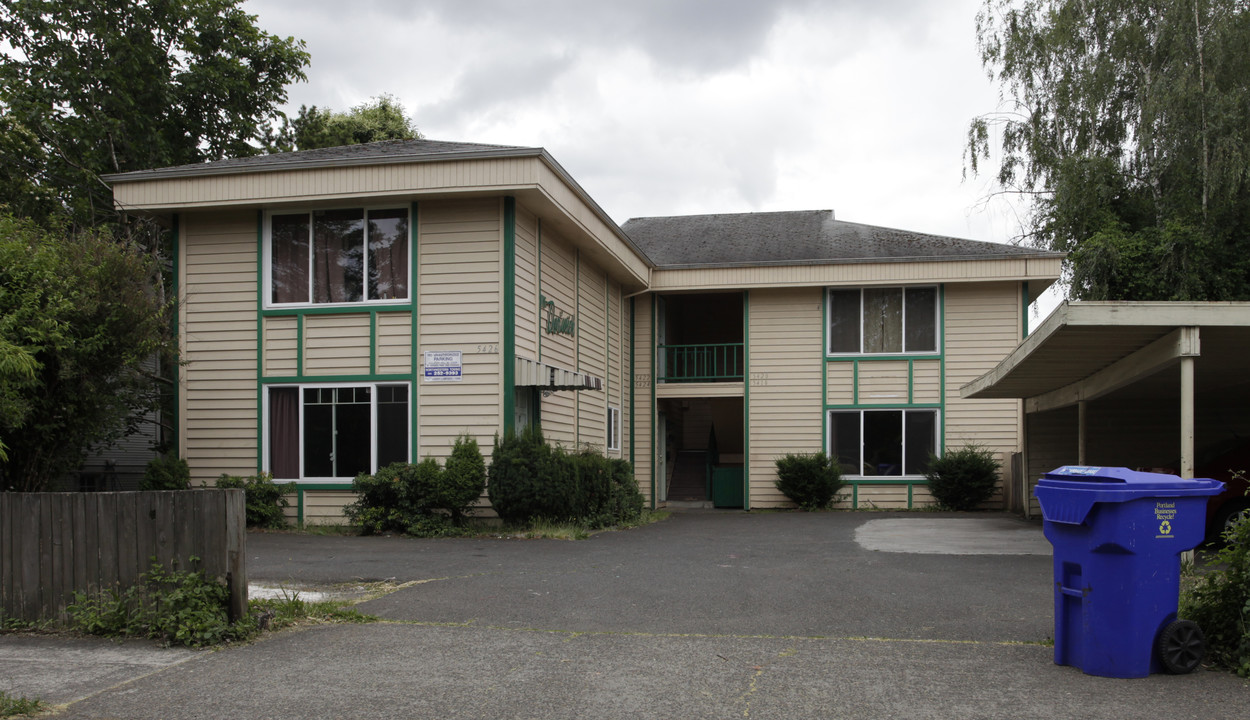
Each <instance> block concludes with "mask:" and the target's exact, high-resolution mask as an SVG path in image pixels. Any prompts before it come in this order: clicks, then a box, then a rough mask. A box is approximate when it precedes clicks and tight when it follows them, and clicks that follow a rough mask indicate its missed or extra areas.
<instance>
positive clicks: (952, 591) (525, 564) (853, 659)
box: [0, 512, 1250, 720]
mask: <svg viewBox="0 0 1250 720" xmlns="http://www.w3.org/2000/svg"><path fill="white" fill-rule="evenodd" d="M1038 540H1040V543H1039V542H1037V541H1038ZM977 548H997V549H998V552H999V553H1001V554H971V553H972V552H974V551H975V550H976V549H977ZM939 549H941V551H940V552H939V551H937V550H939ZM248 553H249V558H248V560H249V575H250V577H251V578H252V579H253V580H254V581H257V582H260V583H263V584H267V585H270V586H284V587H287V588H292V589H294V588H319V589H326V588H328V587H331V586H333V585H334V584H336V583H361V582H373V581H388V582H390V583H394V584H397V585H400V586H401V587H400V589H398V590H396V591H395V592H392V593H390V594H388V595H385V596H384V597H380V598H377V599H375V600H371V601H369V602H367V603H364V604H362V605H361V606H360V609H361V610H362V611H364V612H368V613H373V614H376V615H379V616H381V617H383V618H386V619H387V621H388V622H384V623H377V624H370V625H355V626H347V625H336V626H321V627H308V628H303V629H299V630H294V631H287V632H282V633H277V634H274V635H271V636H269V637H267V638H265V639H263V640H261V641H259V642H256V643H252V644H250V645H247V646H243V647H235V648H227V649H224V650H220V651H215V652H191V651H170V650H154V649H153V648H151V647H150V646H146V645H144V644H142V643H140V644H134V643H126V644H123V645H118V644H115V643H110V642H108V641H98V640H63V639H56V638H38V637H34V638H30V637H14V636H5V637H0V690H6V691H8V692H10V693H11V694H14V695H25V696H27V697H34V696H40V697H43V698H44V699H45V700H48V701H51V702H55V703H63V705H62V706H61V708H60V709H59V711H58V716H59V717H66V718H136V719H139V718H207V717H213V718H218V717H238V718H262V717H263V718H308V717H327V718H356V717H360V718H373V717H376V718H609V719H611V718H675V717H682V718H728V717H755V718H759V717H764V718H772V717H776V718H787V720H790V719H793V718H829V717H845V718H879V717H900V718H904V717H905V718H955V717H958V718H1004V717H1013V718H1016V717H1018V718H1047V719H1048V720H1049V719H1053V718H1068V717H1072V718H1075V717H1081V718H1158V717H1160V716H1166V717H1168V718H1202V719H1203V720H1207V719H1218V718H1250V685H1248V684H1247V683H1246V682H1245V681H1242V680H1240V679H1238V678H1236V677H1235V676H1232V675H1229V674H1227V673H1222V672H1209V671H1199V672H1197V673H1194V674H1192V675H1187V676H1179V677H1172V676H1162V675H1156V676H1151V677H1150V678H1146V679H1142V680H1113V679H1107V678H1095V677H1090V676H1086V675H1083V674H1082V673H1080V672H1079V671H1078V670H1075V669H1073V668H1068V667H1060V666H1056V665H1054V663H1053V661H1052V653H1053V650H1052V648H1050V647H1049V646H1048V645H1047V644H1046V643H1047V641H1048V639H1049V636H1050V634H1051V632H1052V621H1051V609H1050V603H1051V590H1050V557H1049V546H1048V545H1047V544H1046V543H1045V540H1044V539H1042V538H1041V529H1040V527H1039V526H1037V525H1030V524H1027V523H1023V522H1020V521H1017V520H1014V519H1011V518H1007V517H1002V516H979V515H978V516H957V517H938V516H934V515H932V514H927V513H926V514H905V515H899V516H888V515H883V514H879V513H872V514H867V513H864V514H847V513H819V514H792V513H750V514H747V513H725V512H716V513H710V512H705V513H682V514H675V515H674V516H673V517H672V518H670V519H669V520H667V521H665V522H662V523H659V524H656V525H652V526H648V527H645V528H639V529H635V530H631V531H627V532H618V533H605V534H601V535H597V536H595V537H593V538H591V539H590V540H585V541H579V542H568V541H532V540H531V541H526V540H505V539H497V540H493V539H473V540H413V539H408V538H346V537H316V536H307V535H290V534H272V533H270V534H251V535H249V537H248ZM93 657H94V658H95V660H94V661H93V660H92V658H93Z"/></svg>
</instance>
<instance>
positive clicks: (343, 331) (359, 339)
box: [304, 313, 370, 376]
mask: <svg viewBox="0 0 1250 720" xmlns="http://www.w3.org/2000/svg"><path fill="white" fill-rule="evenodd" d="M369 342H370V336H369V316H368V315H367V314H364V313H360V314H353V315H309V316H308V317H306V318H304V374H305V375H314V376H315V375H365V374H368V372H369Z"/></svg>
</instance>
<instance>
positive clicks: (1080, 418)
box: [1076, 400, 1085, 465]
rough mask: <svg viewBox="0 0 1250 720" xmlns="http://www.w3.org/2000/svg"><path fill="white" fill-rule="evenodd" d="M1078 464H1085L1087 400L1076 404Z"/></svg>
mask: <svg viewBox="0 0 1250 720" xmlns="http://www.w3.org/2000/svg"><path fill="white" fill-rule="evenodd" d="M1076 464H1077V465H1084V464H1085V401H1084V400H1082V401H1080V402H1078V403H1077V404H1076Z"/></svg>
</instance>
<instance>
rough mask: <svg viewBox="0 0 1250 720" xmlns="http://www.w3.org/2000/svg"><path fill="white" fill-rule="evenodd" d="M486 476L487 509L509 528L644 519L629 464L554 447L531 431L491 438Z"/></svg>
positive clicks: (598, 524)
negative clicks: (537, 523) (542, 522)
mask: <svg viewBox="0 0 1250 720" xmlns="http://www.w3.org/2000/svg"><path fill="white" fill-rule="evenodd" d="M488 475H489V482H488V483H487V491H488V492H489V494H490V502H491V506H492V507H494V509H495V512H496V513H498V514H499V517H500V518H501V519H502V520H503V521H504V522H506V523H509V524H514V525H520V524H525V523H529V522H532V521H534V520H538V519H542V520H547V521H552V522H564V521H571V522H580V523H584V524H585V525H587V526H588V527H591V528H598V527H607V526H609V525H616V524H621V523H630V522H635V521H637V519H638V518H639V517H640V516H641V515H642V505H643V501H642V493H640V492H639V491H638V485H637V483H636V482H635V480H634V473H633V468H632V467H631V466H630V464H629V463H628V462H626V461H624V460H621V459H616V458H605V457H603V456H602V455H600V454H599V453H597V452H594V451H591V450H589V449H585V450H582V451H580V452H577V453H569V452H567V451H565V450H564V449H563V448H561V447H559V446H554V447H553V446H551V445H548V444H547V443H546V441H545V440H544V439H543V436H542V432H541V430H539V429H538V428H536V427H534V426H531V427H528V428H526V429H525V430H524V431H523V432H521V433H520V434H519V435H517V434H514V433H509V434H508V435H507V436H505V437H503V438H499V437H496V438H495V446H494V449H493V451H492V453H491V464H490V470H489V473H488Z"/></svg>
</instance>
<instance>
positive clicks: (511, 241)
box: [500, 195, 516, 435]
mask: <svg viewBox="0 0 1250 720" xmlns="http://www.w3.org/2000/svg"><path fill="white" fill-rule="evenodd" d="M500 349H501V350H502V351H503V352H502V355H503V357H502V362H503V403H502V405H503V432H504V435H508V434H509V433H512V432H515V431H516V417H515V415H516V198H514V197H512V196H511V195H509V196H506V197H504V199H503V347H502V348H500Z"/></svg>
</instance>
